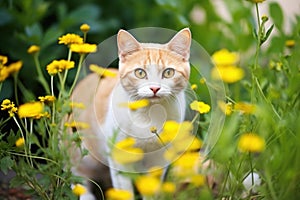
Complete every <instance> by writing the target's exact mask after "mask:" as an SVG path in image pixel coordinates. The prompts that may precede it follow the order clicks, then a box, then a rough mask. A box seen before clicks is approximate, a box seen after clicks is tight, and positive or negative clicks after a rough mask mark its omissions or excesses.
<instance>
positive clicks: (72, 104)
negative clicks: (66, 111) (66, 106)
mask: <svg viewBox="0 0 300 200" xmlns="http://www.w3.org/2000/svg"><path fill="white" fill-rule="evenodd" d="M70 107H71V108H72V109H73V108H79V109H85V105H84V104H83V103H81V102H74V101H72V102H70Z"/></svg>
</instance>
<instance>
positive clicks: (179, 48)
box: [117, 28, 191, 101]
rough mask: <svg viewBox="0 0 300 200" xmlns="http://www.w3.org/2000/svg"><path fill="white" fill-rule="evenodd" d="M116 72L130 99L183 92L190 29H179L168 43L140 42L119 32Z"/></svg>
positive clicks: (172, 95)
mask: <svg viewBox="0 0 300 200" xmlns="http://www.w3.org/2000/svg"><path fill="white" fill-rule="evenodd" d="M117 40H118V52H119V73H120V81H121V84H122V86H123V87H124V89H125V90H126V91H127V92H128V94H129V95H130V96H131V97H132V98H133V99H142V98H147V99H150V100H153V101H158V100H160V99H165V98H168V97H174V96H175V95H176V94H178V93H180V92H182V91H183V90H184V89H185V88H186V86H187V83H188V80H189V76H190V64H189V56H190V46H191V32H190V30H189V29H188V28H185V29H182V30H181V31H179V32H178V33H177V34H176V35H175V36H174V37H173V38H172V39H171V40H170V41H169V42H168V43H166V44H157V43H140V42H138V41H137V40H136V39H135V38H134V37H133V36H132V35H131V34H130V33H129V32H127V31H125V30H120V31H119V33H118V37H117Z"/></svg>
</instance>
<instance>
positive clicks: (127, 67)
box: [119, 48, 190, 79]
mask: <svg viewBox="0 0 300 200" xmlns="http://www.w3.org/2000/svg"><path fill="white" fill-rule="evenodd" d="M119 65H121V67H120V76H121V77H123V76H125V75H126V74H127V73H129V72H131V71H132V70H134V69H136V68H143V69H147V68H148V67H150V66H156V67H157V70H158V71H162V70H164V69H165V68H169V67H171V68H174V69H175V70H176V71H178V72H180V73H181V74H182V75H183V77H184V78H186V79H189V75H190V66H189V62H188V61H186V60H185V59H183V58H182V56H180V55H178V54H176V53H175V52H172V51H170V50H168V49H164V48H143V49H142V50H139V51H136V52H134V53H132V54H131V55H127V56H126V58H125V59H123V60H122V61H120V63H119Z"/></svg>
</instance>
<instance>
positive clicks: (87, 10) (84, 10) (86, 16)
mask: <svg viewBox="0 0 300 200" xmlns="http://www.w3.org/2000/svg"><path fill="white" fill-rule="evenodd" d="M99 15H100V9H99V7H97V6H96V5H91V4H90V5H85V6H82V7H79V8H78V9H77V10H75V11H73V12H72V13H71V14H70V15H69V17H70V18H71V19H73V20H74V21H75V22H86V21H90V20H92V19H97V18H98V17H99Z"/></svg>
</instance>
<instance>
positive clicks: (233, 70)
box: [211, 66, 244, 83]
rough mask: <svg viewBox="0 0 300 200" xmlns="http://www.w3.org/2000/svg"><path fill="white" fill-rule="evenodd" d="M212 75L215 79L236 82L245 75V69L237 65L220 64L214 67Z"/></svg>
mask: <svg viewBox="0 0 300 200" xmlns="http://www.w3.org/2000/svg"><path fill="white" fill-rule="evenodd" d="M211 76H212V78H213V79H215V80H222V81H224V82H225V83H234V82H237V81H239V80H241V79H242V78H243V77H244V70H243V69H242V68H239V67H236V66H219V67H214V68H213V69H212V71H211Z"/></svg>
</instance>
